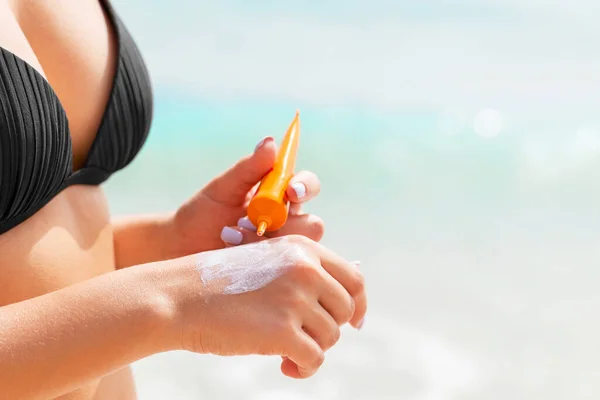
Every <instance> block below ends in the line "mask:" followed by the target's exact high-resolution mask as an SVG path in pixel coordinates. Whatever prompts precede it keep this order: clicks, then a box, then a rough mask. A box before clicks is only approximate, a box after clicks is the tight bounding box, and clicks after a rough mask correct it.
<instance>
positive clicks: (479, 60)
mask: <svg viewBox="0 0 600 400" xmlns="http://www.w3.org/2000/svg"><path fill="white" fill-rule="evenodd" d="M114 1H115V6H116V8H117V9H118V11H119V12H120V14H121V16H122V17H123V18H124V19H125V21H126V22H127V25H128V26H129V28H130V30H131V31H132V32H133V33H134V36H135V37H136V39H137V40H138V42H139V44H140V47H141V48H142V51H143V52H144V54H145V56H146V57H147V59H148V62H149V64H151V66H152V75H153V78H154V80H155V82H156V83H157V84H158V85H161V86H166V87H170V88H178V89H181V90H185V91H192V92H193V93H194V94H196V95H198V96H201V97H207V98H214V99H225V100H227V99H231V98H257V97H258V98H266V99H275V100H277V99H288V100H294V101H303V102H307V103H310V104H318V105H325V106H327V105H339V104H350V105H360V106H363V107H372V108H375V109H387V110H395V109H398V108H407V107H410V108H414V107H443V108H447V107H456V106H457V105H460V106H464V107H480V106H481V105H482V104H490V105H493V106H495V107H502V108H510V109H514V110H515V112H516V111H517V110H518V109H519V108H523V107H526V108H527V110H528V111H527V112H539V111H542V110H544V111H546V110H548V109H549V108H553V109H565V108H567V109H572V110H571V111H572V112H582V111H586V110H584V109H585V108H590V109H591V108H592V107H593V106H592V104H597V103H598V102H599V101H600V74H598V72H597V71H599V70H600V51H598V49H600V27H598V26H597V24H595V23H594V20H597V17H599V16H600V5H598V3H597V2H594V1H571V2H568V3H567V2H562V1H555V0H549V1H548V0H546V1H541V0H525V1H517V0H504V1H496V0H463V1H453V2H451V1H442V0H421V1H416V0H411V1H391V0H388V1H383V0H379V1H369V2H366V1H346V2H340V1H293V2H292V1H289V0H284V1H254V2H243V1H236V0H227V1H218V2H214V1H210V2H209V1H189V0H182V1H177V2H173V1H169V2H167V1H153V2H147V1H141V0H130V1H123V0H122V1H117V0H114Z"/></svg>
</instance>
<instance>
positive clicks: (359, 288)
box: [348, 271, 365, 296]
mask: <svg viewBox="0 0 600 400" xmlns="http://www.w3.org/2000/svg"><path fill="white" fill-rule="evenodd" d="M348 289H349V291H350V294H351V295H353V296H356V295H357V294H359V293H362V292H363V291H364V290H365V277H364V275H363V274H361V273H360V272H358V271H357V272H356V273H355V274H354V276H353V277H352V280H351V281H350V287H349V288H348Z"/></svg>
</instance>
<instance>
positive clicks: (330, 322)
mask: <svg viewBox="0 0 600 400" xmlns="http://www.w3.org/2000/svg"><path fill="white" fill-rule="evenodd" d="M342 290H343V289H342ZM303 321H304V322H303V326H302V328H303V329H304V330H305V331H306V333H308V335H309V336H310V337H312V338H313V339H314V340H315V342H317V344H318V345H319V346H320V347H321V349H322V350H323V351H327V350H329V349H330V348H332V347H333V346H334V345H335V344H336V343H337V341H338V340H339V339H340V327H339V325H338V323H337V322H336V321H335V320H334V319H333V317H332V316H331V315H330V313H328V312H327V311H326V310H325V309H324V308H323V307H322V306H321V305H320V304H316V307H313V308H309V309H308V310H307V313H306V315H304V316H303Z"/></svg>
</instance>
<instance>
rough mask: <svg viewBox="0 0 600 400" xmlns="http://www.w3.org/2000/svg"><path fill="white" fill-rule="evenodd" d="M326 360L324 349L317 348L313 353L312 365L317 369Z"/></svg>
mask: <svg viewBox="0 0 600 400" xmlns="http://www.w3.org/2000/svg"><path fill="white" fill-rule="evenodd" d="M324 362H325V353H324V352H323V351H322V350H320V349H319V350H316V351H314V353H313V356H312V360H311V364H312V365H311V366H312V367H313V368H314V369H317V368H319V367H321V365H323V363H324Z"/></svg>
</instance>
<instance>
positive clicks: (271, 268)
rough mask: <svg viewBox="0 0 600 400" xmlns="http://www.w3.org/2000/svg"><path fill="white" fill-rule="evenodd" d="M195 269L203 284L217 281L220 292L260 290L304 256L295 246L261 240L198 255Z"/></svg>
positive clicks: (234, 292) (233, 292)
mask: <svg viewBox="0 0 600 400" xmlns="http://www.w3.org/2000/svg"><path fill="white" fill-rule="evenodd" d="M198 257H199V258H198V264H197V265H198V272H200V277H201V279H202V282H203V283H204V284H205V285H207V286H208V285H211V286H213V287H214V284H215V283H217V282H219V283H220V285H222V286H221V290H222V292H223V293H224V294H240V293H246V292H251V291H254V290H258V289H261V288H263V287H265V286H266V285H268V284H269V283H271V282H273V281H274V280H275V279H277V278H278V277H280V276H281V275H283V274H284V273H285V272H286V271H287V270H288V269H289V268H291V267H292V266H293V265H294V263H295V262H298V261H301V260H305V259H307V255H306V254H304V252H303V251H302V250H300V249H299V248H298V247H297V246H286V245H283V246H281V245H278V246H273V244H267V243H265V242H260V243H255V244H251V245H245V246H239V247H231V248H229V249H227V250H218V251H212V252H209V253H205V254H200V255H199V256H198Z"/></svg>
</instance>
